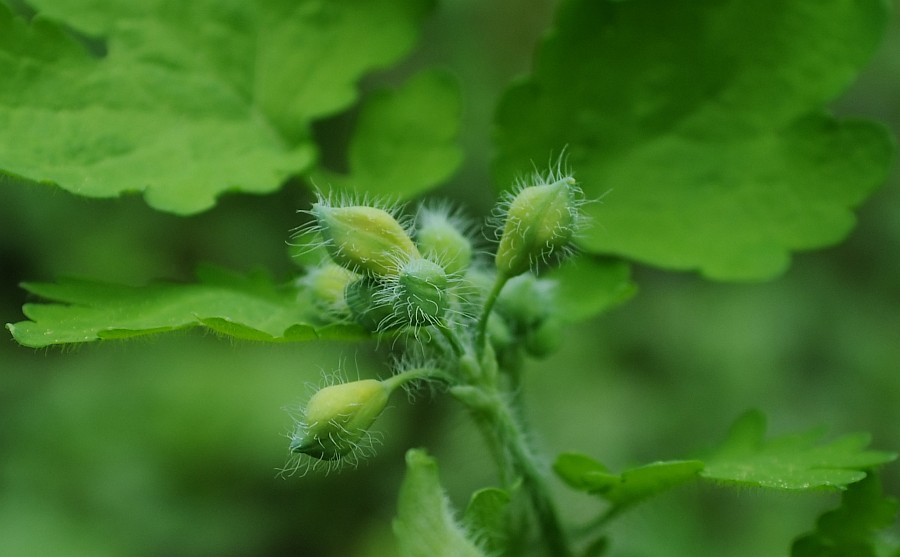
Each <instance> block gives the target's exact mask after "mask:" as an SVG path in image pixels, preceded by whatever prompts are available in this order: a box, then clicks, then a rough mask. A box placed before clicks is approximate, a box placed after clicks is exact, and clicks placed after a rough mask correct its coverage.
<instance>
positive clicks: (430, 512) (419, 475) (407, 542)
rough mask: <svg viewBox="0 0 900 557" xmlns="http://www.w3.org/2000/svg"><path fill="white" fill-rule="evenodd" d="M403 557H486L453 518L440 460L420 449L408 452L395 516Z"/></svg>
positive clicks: (396, 530)
mask: <svg viewBox="0 0 900 557" xmlns="http://www.w3.org/2000/svg"><path fill="white" fill-rule="evenodd" d="M394 534H395V535H396V536H397V541H398V545H399V547H400V556H401V557H483V556H484V553H482V552H481V550H480V549H478V548H477V547H476V546H475V545H474V544H473V543H472V542H471V541H469V540H468V539H467V538H466V534H465V532H464V531H463V530H462V528H461V527H460V526H459V525H458V524H457V523H456V521H455V520H454V518H453V512H452V511H451V509H450V503H449V502H448V501H447V497H446V496H445V495H444V492H443V490H442V489H441V484H440V480H439V478H438V469H437V463H436V462H435V460H434V459H433V458H431V457H430V456H428V454H427V453H426V452H425V451H424V450H421V449H410V450H409V451H407V453H406V478H405V479H404V480H403V485H402V486H401V488H400V499H399V503H398V509H397V518H395V519H394Z"/></svg>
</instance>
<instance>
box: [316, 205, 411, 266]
mask: <svg viewBox="0 0 900 557" xmlns="http://www.w3.org/2000/svg"><path fill="white" fill-rule="evenodd" d="M311 212H312V214H313V215H314V216H315V217H316V220H317V221H318V229H319V231H320V232H321V233H322V237H323V239H324V240H325V247H326V249H327V250H328V255H330V256H331V258H332V259H333V260H334V262H335V263H337V264H339V265H342V266H344V267H346V268H348V269H350V270H353V271H357V272H360V273H363V274H368V275H379V276H384V275H392V274H395V273H396V272H397V267H398V265H399V264H400V263H402V262H403V261H406V260H408V259H410V258H412V257H417V256H418V255H419V251H418V250H417V249H416V246H415V244H413V241H412V239H410V237H409V235H408V234H407V233H406V230H404V229H403V226H401V225H400V223H399V222H397V219H395V218H394V217H393V216H391V214H390V213H388V212H387V211H385V210H383V209H378V208H376V207H365V206H360V205H358V206H351V207H332V206H330V205H327V204H325V203H322V202H320V203H315V204H313V207H312V211H311Z"/></svg>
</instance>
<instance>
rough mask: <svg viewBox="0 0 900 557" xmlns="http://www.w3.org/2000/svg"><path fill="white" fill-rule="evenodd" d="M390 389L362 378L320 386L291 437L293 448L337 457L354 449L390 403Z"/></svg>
mask: <svg viewBox="0 0 900 557" xmlns="http://www.w3.org/2000/svg"><path fill="white" fill-rule="evenodd" d="M390 393H391V390H390V389H389V388H388V387H387V386H386V385H385V384H384V382H382V381H377V380H375V379H363V380H361V381H352V382H350V383H340V384H337V385H331V386H330V387H325V388H323V389H321V390H319V391H318V392H317V393H316V394H315V395H313V397H312V398H311V399H309V403H307V405H306V409H305V411H304V413H303V417H302V420H301V421H300V423H298V424H297V429H296V431H295V432H294V434H293V436H292V437H291V452H293V453H303V454H307V455H309V456H311V457H313V458H317V459H319V460H338V459H340V458H341V457H343V456H344V455H346V454H348V453H350V452H351V451H353V450H354V449H355V448H356V447H357V446H358V445H359V442H360V441H361V440H362V439H363V438H364V437H365V436H366V434H367V432H368V430H369V428H370V427H371V426H372V424H373V423H374V422H375V419H376V418H378V416H379V415H380V414H381V412H382V411H383V410H384V408H385V406H387V402H388V397H389V396H390Z"/></svg>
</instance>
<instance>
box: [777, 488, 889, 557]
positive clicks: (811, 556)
mask: <svg viewBox="0 0 900 557" xmlns="http://www.w3.org/2000/svg"><path fill="white" fill-rule="evenodd" d="M896 515H897V500H896V499H894V498H891V497H885V496H884V495H883V494H882V492H881V480H880V478H879V477H878V475H877V474H874V473H870V474H869V475H868V476H867V477H866V478H865V479H863V480H861V481H859V482H857V483H855V484H853V485H851V486H850V487H849V488H848V489H847V491H845V492H844V493H843V496H842V497H841V506H840V507H838V508H837V509H834V510H832V511H828V512H826V513H824V514H823V515H822V516H820V517H819V520H818V522H817V523H816V529H815V531H813V532H811V533H809V534H806V535H805V536H802V537H800V538H798V539H797V540H796V541H794V544H793V546H792V547H791V557H875V556H876V555H880V554H883V552H876V548H877V547H879V545H878V543H879V541H880V540H878V532H879V530H882V529H883V528H887V527H888V526H890V525H891V524H893V522H894V518H895V516H896ZM891 547H892V548H893V549H894V551H897V550H898V549H900V547H898V546H897V544H896V542H894V543H892V544H891ZM892 554H895V553H892Z"/></svg>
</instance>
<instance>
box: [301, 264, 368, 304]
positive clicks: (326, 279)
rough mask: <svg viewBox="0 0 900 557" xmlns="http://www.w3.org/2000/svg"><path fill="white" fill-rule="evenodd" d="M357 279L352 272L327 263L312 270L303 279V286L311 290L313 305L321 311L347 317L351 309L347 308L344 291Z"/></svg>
mask: <svg viewBox="0 0 900 557" xmlns="http://www.w3.org/2000/svg"><path fill="white" fill-rule="evenodd" d="M355 278H357V276H356V275H355V274H354V273H353V272H352V271H349V270H347V269H345V268H344V267H341V266H340V265H338V264H336V263H334V262H331V261H327V262H325V263H324V264H322V265H320V266H318V267H313V268H312V269H310V270H309V272H308V273H307V274H306V276H304V277H303V278H302V279H301V284H302V285H303V286H305V287H306V288H307V289H308V290H309V292H310V294H312V300H313V303H314V304H316V305H317V306H318V307H319V308H320V309H322V310H324V311H326V312H331V313H333V314H337V315H346V314H348V313H349V312H350V308H349V307H347V301H346V299H345V298H344V291H345V290H346V288H347V285H348V284H350V283H351V282H353V280H354V279H355Z"/></svg>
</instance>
